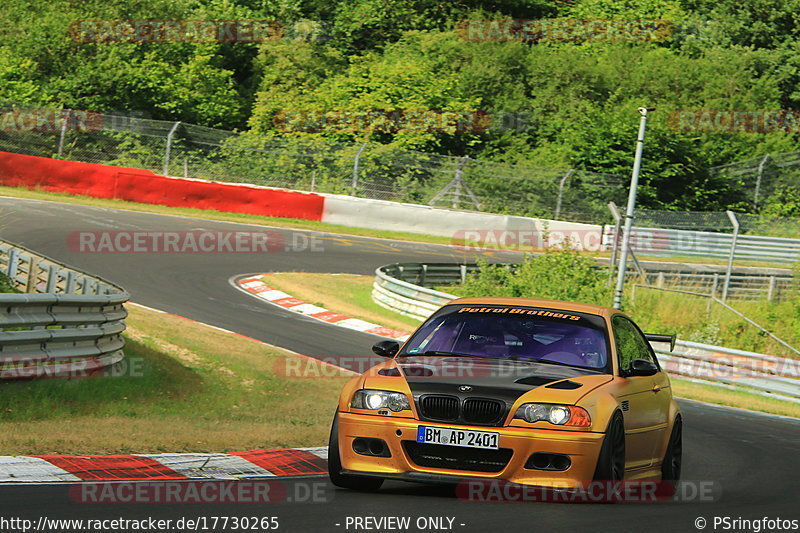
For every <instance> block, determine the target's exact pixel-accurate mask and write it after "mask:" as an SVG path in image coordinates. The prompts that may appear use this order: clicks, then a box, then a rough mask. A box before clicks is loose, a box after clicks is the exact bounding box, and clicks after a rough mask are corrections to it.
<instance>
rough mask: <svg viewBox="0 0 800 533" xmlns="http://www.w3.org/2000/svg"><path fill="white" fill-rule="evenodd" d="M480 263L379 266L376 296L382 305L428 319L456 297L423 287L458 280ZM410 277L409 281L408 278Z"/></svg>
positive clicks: (375, 298)
mask: <svg viewBox="0 0 800 533" xmlns="http://www.w3.org/2000/svg"><path fill="white" fill-rule="evenodd" d="M476 269H477V265H474V264H473V265H452V264H449V263H428V264H420V263H395V264H393V265H385V266H382V267H379V268H378V269H376V270H375V282H374V283H373V284H372V299H373V300H374V301H375V303H377V304H378V305H380V306H382V307H385V308H386V309H391V310H392V311H396V312H398V313H401V314H404V315H406V316H410V317H412V318H416V319H418V320H425V319H426V318H428V317H429V316H430V314H431V313H433V312H434V311H436V310H437V309H439V308H440V307H441V306H443V305H444V304H446V303H447V302H449V301H451V300H453V299H455V298H456V296H454V295H452V294H447V293H446V292H440V291H435V290H433V289H428V288H425V287H423V286H422V285H424V284H425V283H428V284H437V285H438V284H440V283H441V284H442V285H447V284H450V283H458V282H460V281H463V280H464V277H465V276H466V275H467V273H468V272H472V271H474V270H476ZM406 280H408V281H406Z"/></svg>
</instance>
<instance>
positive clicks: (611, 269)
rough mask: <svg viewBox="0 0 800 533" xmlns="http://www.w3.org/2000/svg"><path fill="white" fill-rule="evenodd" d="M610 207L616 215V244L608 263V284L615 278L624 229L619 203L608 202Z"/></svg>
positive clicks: (613, 214) (614, 215) (612, 214)
mask: <svg viewBox="0 0 800 533" xmlns="http://www.w3.org/2000/svg"><path fill="white" fill-rule="evenodd" d="M608 209H609V210H610V211H611V216H612V217H614V246H612V248H611V260H610V262H609V264H608V283H607V284H608V285H611V280H612V279H613V278H614V269H615V268H616V266H617V250H618V249H619V232H620V230H621V229H622V225H621V221H622V217H621V216H620V215H619V210H618V209H617V204H615V203H614V202H608Z"/></svg>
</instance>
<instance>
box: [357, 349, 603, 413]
mask: <svg viewBox="0 0 800 533" xmlns="http://www.w3.org/2000/svg"><path fill="white" fill-rule="evenodd" d="M381 366H382V370H381V371H380V376H381V377H379V376H375V378H378V379H375V378H370V377H367V378H366V380H365V384H364V386H365V388H372V387H373V386H378V384H379V383H385V381H384V379H385V378H382V376H387V375H395V376H396V378H404V379H405V381H406V383H407V385H408V389H409V390H410V392H411V394H412V395H413V397H414V399H415V400H418V399H419V397H420V396H422V395H425V394H446V395H450V396H456V397H459V398H465V397H481V398H496V399H500V400H503V401H505V403H506V404H507V406H508V407H509V408H510V407H511V406H512V405H513V404H514V403H515V402H516V401H517V399H519V398H520V397H521V396H523V395H526V398H525V399H526V401H549V402H557V403H565V404H574V403H576V402H577V401H578V400H579V399H580V398H581V397H582V396H583V395H585V394H586V393H588V392H590V391H591V390H593V389H594V388H596V387H598V386H600V385H602V384H603V383H607V382H608V381H610V380H611V379H612V377H611V376H610V375H609V374H599V373H597V372H593V371H591V370H585V369H580V368H575V367H568V366H560V365H551V364H546V363H536V362H529V361H509V360H503V359H492V358H484V357H463V356H456V357H446V356H445V357H441V356H436V357H426V356H406V357H398V358H396V359H394V360H393V361H391V362H388V364H385V365H381ZM370 382H374V384H371V383H370ZM403 388H405V387H403ZM534 391H535V392H534ZM529 397H530V398H531V399H532V400H529Z"/></svg>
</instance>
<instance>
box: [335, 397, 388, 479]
mask: <svg viewBox="0 0 800 533" xmlns="http://www.w3.org/2000/svg"><path fill="white" fill-rule="evenodd" d="M328 476H329V477H330V478H331V483H333V484H334V485H336V486H337V487H341V488H343V489H350V490H357V491H361V492H375V491H376V490H378V489H379V488H381V485H383V479H381V478H379V477H368V476H354V475H352V474H342V459H341V456H340V455H339V414H338V413H337V414H336V415H335V416H334V417H333V424H332V425H331V437H330V440H329V441H328Z"/></svg>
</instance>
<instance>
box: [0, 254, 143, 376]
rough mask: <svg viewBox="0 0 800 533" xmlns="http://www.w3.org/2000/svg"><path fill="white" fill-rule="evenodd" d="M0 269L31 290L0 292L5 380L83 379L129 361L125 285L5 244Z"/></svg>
mask: <svg viewBox="0 0 800 533" xmlns="http://www.w3.org/2000/svg"><path fill="white" fill-rule="evenodd" d="M0 269H1V270H2V272H3V273H4V274H6V275H7V276H8V277H9V279H10V280H11V282H12V284H13V285H15V286H16V287H17V288H19V289H22V290H25V291H27V292H26V293H24V294H13V293H12V294H0V306H2V308H0V379H19V378H33V377H44V376H66V377H83V376H87V375H91V374H92V373H94V372H96V371H99V370H101V369H103V368H105V367H109V366H111V365H114V364H115V363H118V362H120V361H121V360H122V359H123V353H122V348H123V346H124V344H125V341H124V339H123V338H122V332H123V331H124V330H125V322H124V319H125V317H126V316H127V312H126V311H125V308H124V306H123V304H124V303H125V302H126V301H128V298H129V296H128V294H127V293H126V292H125V291H124V290H123V289H122V288H121V287H119V286H117V285H114V284H113V283H111V282H108V281H106V280H104V279H102V278H100V277H97V276H92V275H90V274H86V273H84V272H81V271H78V270H76V269H74V268H71V267H68V266H66V265H64V264H62V263H59V262H58V261H54V260H52V259H50V258H48V257H45V256H42V255H39V254H37V253H35V252H32V251H30V250H27V249H25V248H23V247H21V246H19V245H16V244H13V243H9V242H5V241H0ZM36 293H38V294H36Z"/></svg>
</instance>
